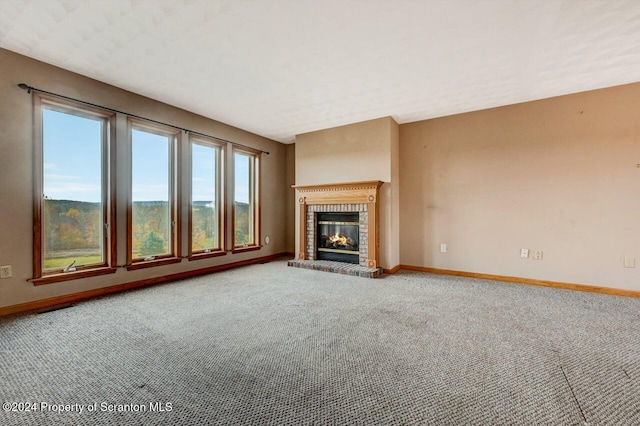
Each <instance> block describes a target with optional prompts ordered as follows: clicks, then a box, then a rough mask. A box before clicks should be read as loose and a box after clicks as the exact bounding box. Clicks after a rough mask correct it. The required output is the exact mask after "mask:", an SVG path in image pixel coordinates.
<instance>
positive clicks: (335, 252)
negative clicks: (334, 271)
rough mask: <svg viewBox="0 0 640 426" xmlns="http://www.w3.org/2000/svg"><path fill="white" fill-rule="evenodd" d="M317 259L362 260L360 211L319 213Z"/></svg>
mask: <svg viewBox="0 0 640 426" xmlns="http://www.w3.org/2000/svg"><path fill="white" fill-rule="evenodd" d="M317 221H318V222H317V223H318V230H317V234H316V235H317V238H316V245H317V247H316V259H320V260H335V261H339V262H346V263H355V264H356V265H357V264H358V263H359V262H360V258H359V256H360V218H359V213H357V212H353V213H346V212H343V213H328V212H325V213H317Z"/></svg>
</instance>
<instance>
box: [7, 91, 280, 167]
mask: <svg viewBox="0 0 640 426" xmlns="http://www.w3.org/2000/svg"><path fill="white" fill-rule="evenodd" d="M18 87H19V88H21V89H22V90H26V91H27V93H31V92H40V93H46V94H47V95H53V96H57V97H59V98H63V99H68V100H70V101H74V102H80V103H81V104H85V105H89V106H92V107H96V108H101V109H106V110H107V111H111V112H117V113H120V114H124V115H128V116H129V117H133V118H138V119H140V120H146V121H150V122H152V123H156V124H161V125H163V126H169V127H173V128H174V129H178V130H182V131H184V132H189V133H193V134H194V135H198V136H204V137H207V138H211V139H215V140H217V141H220V142H226V143H230V144H232V145H237V146H241V147H243V148H247V149H251V150H254V151H258V152H260V153H264V154H267V155H269V151H264V150H262V149H258V148H253V147H250V146H247V145H243V144H241V143H238V142H232V141H229V140H226V139H222V138H219V137H216V136H211V135H207V134H205V133H200V132H196V131H195V130H189V129H185V128H184V127H179V126H175V125H173V124H167V123H163V122H162V121H158V120H152V119H150V118H146V117H141V116H139V115H135V114H130V113H128V112H124V111H119V110H117V109H113V108H109V107H105V106H102V105H97V104H92V103H91V102H86V101H82V100H80V99H75V98H71V97H69V96H64V95H60V94H58V93H53V92H47V91H46V90H42V89H38V88H37V87H33V86H29V85H28V84H25V83H20V84H18Z"/></svg>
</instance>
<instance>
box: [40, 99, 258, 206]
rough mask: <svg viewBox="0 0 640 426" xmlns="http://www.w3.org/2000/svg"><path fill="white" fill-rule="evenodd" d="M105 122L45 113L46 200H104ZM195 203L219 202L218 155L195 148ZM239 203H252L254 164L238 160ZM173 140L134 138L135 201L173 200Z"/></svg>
mask: <svg viewBox="0 0 640 426" xmlns="http://www.w3.org/2000/svg"><path fill="white" fill-rule="evenodd" d="M101 126H102V121H101V120H94V119H90V118H86V117H79V116H75V115H72V114H66V113H62V112H58V111H54V110H51V109H47V108H44V109H43V133H44V141H45V142H44V150H43V159H44V161H43V163H44V179H43V180H44V187H43V190H44V196H45V197H47V198H50V199H57V200H75V201H87V202H99V201H100V200H101V193H100V182H101V173H102V171H101V168H102V164H101V160H100V152H101V146H100V145H101V134H102V130H101ZM192 146H193V148H192V152H193V157H192V169H193V170H192V172H193V176H192V185H193V186H192V193H193V200H194V201H214V200H215V199H214V196H215V193H214V190H213V188H214V185H215V155H216V150H215V149H213V148H211V147H206V146H203V145H200V144H193V145H192ZM235 157H236V161H235V165H236V166H235V178H236V183H237V185H236V190H235V194H234V199H235V201H240V202H245V203H246V202H248V201H249V191H248V180H249V161H248V157H247V156H244V155H238V154H236V155H235ZM168 164H169V139H168V137H166V136H160V135H156V134H153V133H148V132H144V131H140V130H135V129H134V130H133V133H132V166H133V168H132V182H133V184H132V195H133V201H166V200H167V199H168V194H169V173H168Z"/></svg>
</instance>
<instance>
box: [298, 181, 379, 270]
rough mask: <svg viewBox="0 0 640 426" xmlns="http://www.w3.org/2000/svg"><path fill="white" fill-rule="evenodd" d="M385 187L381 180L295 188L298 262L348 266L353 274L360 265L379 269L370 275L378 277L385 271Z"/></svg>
mask: <svg viewBox="0 0 640 426" xmlns="http://www.w3.org/2000/svg"><path fill="white" fill-rule="evenodd" d="M381 185H382V182H381V181H367V182H352V183H336V184H327V185H310V186H301V185H300V186H299V185H295V186H294V187H295V189H296V193H297V198H298V214H297V216H298V229H297V230H296V238H297V241H298V243H297V246H296V260H298V261H316V260H317V261H333V262H332V263H338V264H340V263H344V264H346V267H345V268H344V271H345V272H344V273H349V274H351V273H353V272H354V271H355V269H353V268H352V266H353V265H358V266H361V267H364V268H368V269H370V270H375V271H374V272H371V271H368V272H366V274H369V273H370V275H366V276H372V277H374V276H378V275H379V274H380V273H381V271H382V269H381V268H380V267H379V262H380V260H379V255H378V252H379V237H378V235H379V232H378V190H379V189H380V186H381ZM336 234H337V235H336ZM332 239H333V240H334V241H332ZM316 266H317V265H316ZM361 276H365V275H361Z"/></svg>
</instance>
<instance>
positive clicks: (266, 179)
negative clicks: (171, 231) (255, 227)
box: [0, 49, 293, 307]
mask: <svg viewBox="0 0 640 426" xmlns="http://www.w3.org/2000/svg"><path fill="white" fill-rule="evenodd" d="M22 82H24V83H27V84H29V85H31V86H34V87H38V88H41V89H44V90H47V91H51V92H55V93H60V94H64V95H66V96H70V97H74V98H79V99H82V100H84V101H88V102H91V103H96V104H100V105H104V106H107V107H110V108H114V109H118V110H123V111H126V112H129V113H132V114H137V115H141V116H144V117H147V118H151V119H154V120H159V121H164V122H167V123H171V124H174V125H177V126H181V127H184V128H188V129H192V130H195V131H199V132H202V133H206V134H211V135H214V136H218V137H221V138H224V139H228V140H232V141H236V142H239V143H242V144H245V145H248V146H251V147H255V148H259V149H264V150H266V151H270V152H271V154H270V155H262V156H261V161H262V163H261V165H262V167H261V170H262V195H263V196H262V237H263V238H264V236H265V235H269V236H270V237H271V244H269V245H267V246H264V247H263V248H262V249H261V250H258V251H254V252H249V253H243V254H233V255H232V254H227V255H226V256H222V257H219V258H214V259H207V260H198V261H193V262H189V261H187V260H186V259H185V260H183V261H182V263H179V264H176V265H168V266H162V267H156V268H148V269H143V270H138V271H126V270H125V269H124V268H120V269H118V271H117V272H116V273H115V274H113V275H105V276H100V277H94V278H90V279H81V280H73V281H67V282H62V283H57V284H49V285H43V286H37V287H36V286H33V285H32V284H31V283H29V282H27V279H29V278H31V276H32V241H33V239H32V188H33V181H32V179H33V170H32V155H33V152H32V145H33V140H32V132H33V130H32V103H31V96H29V95H27V93H26V92H25V91H23V90H21V89H19V88H18V87H16V85H17V84H18V83H22ZM122 120H123V118H122V117H119V121H118V124H120V123H122ZM117 132H118V134H119V135H120V136H122V135H124V137H126V130H124V129H123V127H122V126H120V127H119V128H118V129H117ZM123 132H124V133H123ZM121 140H123V139H122V137H121V138H120V141H121ZM121 148H122V147H119V148H118V149H121ZM122 167H123V164H118V170H122ZM124 170H125V171H126V167H125V169H124ZM287 171H288V162H287V147H286V146H285V145H283V144H280V143H278V142H274V141H271V140H268V139H265V138H262V137H259V136H256V135H253V134H251V133H248V132H245V131H242V130H239V129H237V128H234V127H231V126H227V125H225V124H223V123H220V122H216V121H213V120H210V119H207V118H204V117H202V116H198V115H195V114H192V113H189V112H187V111H184V110H180V109H177V108H174V107H171V106H169V105H166V104H163V103H161V102H157V101H154V100H151V99H148V98H145V97H143V96H138V95H135V94H133V93H130V92H127V91H125V90H122V89H119V88H116V87H113V86H109V85H107V84H103V83H99V82H97V81H95V80H92V79H89V78H86V77H82V76H80V75H77V74H73V73H71V72H68V71H65V70H63V69H60V68H56V67H53V66H50V65H47V64H44V63H42V62H38V61H35V60H32V59H29V58H26V57H24V56H21V55H18V54H15V53H12V52H9V51H7V50H3V49H0V265H12V267H13V278H9V279H3V280H0V307H4V306H10V305H14V304H19V303H24V302H29V301H34V300H39V299H46V298H51V297H56V296H60V295H64V294H70V293H76V292H80V291H85V290H91V289H96V288H100V287H106V286H111V285H116V284H120V283H125V282H131V281H136V280H141V279H146V278H151V277H157V276H163V275H167V274H173V273H178V272H182V271H189V270H195V269H202V268H206V267H210V266H215V265H219V264H224V263H232V262H237V261H240V260H245V259H251V258H257V257H262V256H267V255H271V254H276V253H281V252H284V251H289V248H290V247H291V246H292V245H293V243H292V242H291V241H287V240H286V239H287V235H288V234H287V232H286V227H287V223H286V221H284V220H283V218H286V217H287V215H289V217H290V218H291V217H292V213H290V212H289V210H290V209H292V208H293V207H291V206H290V205H288V204H287V202H286V200H287V184H288V183H289V182H288V180H287ZM290 173H291V172H290ZM119 176H122V175H119ZM126 186H127V182H126V180H122V179H118V182H117V192H118V194H117V200H118V215H117V216H118V225H119V226H118V247H119V253H118V258H119V264H123V262H124V259H125V257H126V253H124V251H123V247H126V245H125V241H126V229H125V223H126V220H125V218H126V210H125V207H126V195H124V194H126V192H125V191H126ZM185 224H186V217H184V220H183V225H185ZM185 229H186V228H185Z"/></svg>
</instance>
